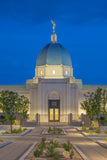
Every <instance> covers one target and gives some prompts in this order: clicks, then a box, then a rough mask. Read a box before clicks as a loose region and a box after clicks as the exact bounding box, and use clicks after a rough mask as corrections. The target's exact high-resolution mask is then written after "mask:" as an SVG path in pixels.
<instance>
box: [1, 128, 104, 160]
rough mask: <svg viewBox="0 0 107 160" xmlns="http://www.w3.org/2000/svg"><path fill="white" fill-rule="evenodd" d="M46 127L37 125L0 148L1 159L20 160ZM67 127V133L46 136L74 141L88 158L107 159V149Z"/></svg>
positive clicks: (91, 159)
mask: <svg viewBox="0 0 107 160" xmlns="http://www.w3.org/2000/svg"><path fill="white" fill-rule="evenodd" d="M43 128H44V127H37V128H35V129H34V130H33V131H32V132H30V133H28V134H27V135H25V136H21V137H19V138H17V139H16V140H15V141H14V142H13V143H11V144H9V145H7V146H5V147H4V148H1V149H0V160H19V158H20V157H21V155H23V153H24V152H25V151H27V150H28V148H29V147H30V146H31V145H32V144H33V143H34V142H35V141H37V142H38V141H40V140H41V138H42V135H40V133H41V131H42V129H43ZM63 128H65V130H66V132H67V135H62V136H46V138H47V139H48V138H49V139H52V138H54V137H55V138H56V139H57V140H58V141H60V142H61V143H62V142H64V141H65V142H66V141H67V140H70V141H72V142H73V143H74V144H75V145H76V146H77V147H78V148H79V149H80V150H81V151H82V152H83V153H84V154H85V155H86V156H87V158H88V160H107V149H105V148H103V147H101V146H100V145H98V144H97V143H95V142H93V141H91V140H90V139H88V138H87V137H84V136H83V135H82V134H80V133H79V132H78V131H77V130H76V129H74V128H73V127H69V126H66V127H63Z"/></svg>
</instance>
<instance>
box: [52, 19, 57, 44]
mask: <svg viewBox="0 0 107 160" xmlns="http://www.w3.org/2000/svg"><path fill="white" fill-rule="evenodd" d="M51 23H52V24H53V33H52V34H51V42H52V43H56V42H57V35H56V33H55V26H56V24H55V22H54V21H52V20H51Z"/></svg>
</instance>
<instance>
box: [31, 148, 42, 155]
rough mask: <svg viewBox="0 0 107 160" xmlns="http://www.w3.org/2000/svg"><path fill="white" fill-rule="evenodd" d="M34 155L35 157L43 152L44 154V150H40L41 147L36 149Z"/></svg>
mask: <svg viewBox="0 0 107 160" xmlns="http://www.w3.org/2000/svg"><path fill="white" fill-rule="evenodd" d="M33 154H34V156H35V157H40V156H41V154H42V151H41V150H39V149H36V151H34V153H33Z"/></svg>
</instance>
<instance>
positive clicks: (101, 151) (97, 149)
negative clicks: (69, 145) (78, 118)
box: [66, 128, 107, 160]
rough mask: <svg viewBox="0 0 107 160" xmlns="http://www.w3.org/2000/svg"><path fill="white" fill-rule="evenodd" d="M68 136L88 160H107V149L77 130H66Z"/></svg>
mask: <svg viewBox="0 0 107 160" xmlns="http://www.w3.org/2000/svg"><path fill="white" fill-rule="evenodd" d="M66 131H67V136H66V138H68V139H69V140H71V141H72V142H73V143H74V144H75V145H76V146H77V147H78V148H79V149H80V150H81V151H82V152H83V153H84V154H85V155H86V157H87V158H88V160H107V149H105V148H103V147H101V146H100V145H98V144H97V143H95V142H93V141H92V140H90V139H88V138H87V137H84V136H83V135H82V134H80V133H79V132H78V131H77V130H76V129H73V128H72V129H71V128H68V129H66Z"/></svg>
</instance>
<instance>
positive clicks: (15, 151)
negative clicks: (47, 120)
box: [0, 127, 43, 160]
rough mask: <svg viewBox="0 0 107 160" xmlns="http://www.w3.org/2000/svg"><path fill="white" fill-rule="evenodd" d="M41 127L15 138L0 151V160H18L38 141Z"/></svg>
mask: <svg viewBox="0 0 107 160" xmlns="http://www.w3.org/2000/svg"><path fill="white" fill-rule="evenodd" d="M42 128H43V127H37V128H35V129H34V130H33V131H32V132H30V133H28V134H27V135H25V136H21V137H19V138H17V139H16V140H15V141H14V142H13V143H11V144H9V145H7V146H5V147H3V148H1V149H0V160H18V159H19V158H20V157H21V156H22V155H23V153H24V152H25V151H26V150H28V148H29V147H30V146H31V145H32V144H33V143H34V142H35V141H37V142H38V141H40V138H41V137H40V133H41V131H42Z"/></svg>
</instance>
